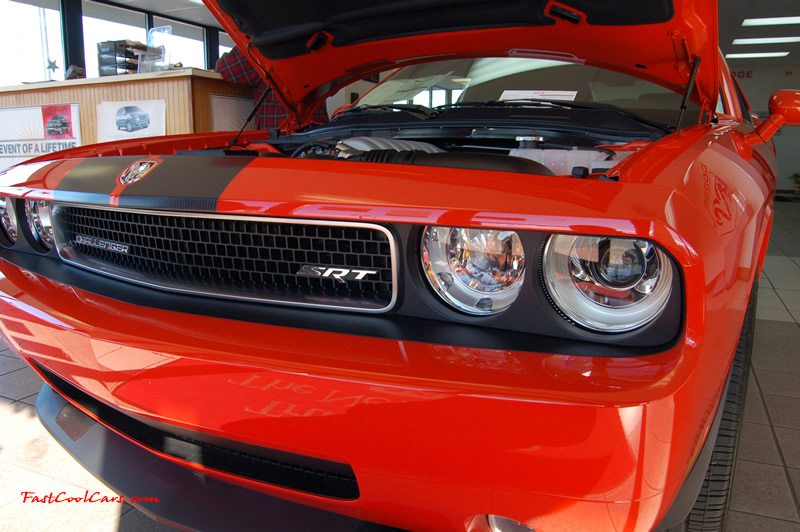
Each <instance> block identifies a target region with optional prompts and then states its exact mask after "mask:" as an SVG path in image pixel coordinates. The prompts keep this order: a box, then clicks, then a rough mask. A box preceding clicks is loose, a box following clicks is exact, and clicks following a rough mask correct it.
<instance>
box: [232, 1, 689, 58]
mask: <svg viewBox="0 0 800 532" xmlns="http://www.w3.org/2000/svg"><path fill="white" fill-rule="evenodd" d="M217 2H218V4H219V6H220V8H221V9H222V10H223V11H225V12H226V13H227V14H228V15H230V16H231V18H232V19H233V20H234V22H235V23H236V25H237V26H238V27H239V29H240V30H241V31H242V32H243V33H245V34H247V35H249V36H250V37H251V38H252V42H253V44H254V45H256V46H257V47H258V48H259V50H260V51H261V53H262V54H263V55H264V56H265V57H267V58H269V59H287V58H290V57H296V56H299V55H303V54H306V53H308V52H310V51H311V50H312V49H313V48H314V47H315V46H316V45H317V44H319V45H321V44H324V41H320V39H321V38H322V37H320V36H319V33H320V32H323V31H324V32H327V33H329V34H330V35H331V36H332V37H333V40H332V43H331V44H332V45H334V46H348V45H351V44H357V43H360V42H368V41H378V40H384V39H392V38H397V37H405V36H410V35H421V34H428V33H445V32H453V31H466V30H476V29H484V28H502V27H513V26H547V25H552V24H555V19H554V18H553V17H559V18H565V19H567V20H569V19H570V17H571V16H577V15H578V14H577V13H575V12H570V10H569V9H564V8H560V7H559V8H557V10H555V11H553V12H551V10H550V9H548V10H546V9H545V8H546V7H547V4H548V0H347V1H342V0H326V1H320V0H293V1H291V2H280V3H278V2H264V1H263V0H217ZM560 4H562V5H564V6H568V7H571V8H573V9H575V11H576V12H581V13H585V14H586V22H587V23H588V24H592V25H599V26H632V25H642V24H658V23H663V22H667V21H668V20H670V19H671V18H672V17H673V15H674V8H673V3H672V0H647V1H642V0H601V1H598V0H562V1H561V2H560ZM578 18H580V17H578Z"/></svg>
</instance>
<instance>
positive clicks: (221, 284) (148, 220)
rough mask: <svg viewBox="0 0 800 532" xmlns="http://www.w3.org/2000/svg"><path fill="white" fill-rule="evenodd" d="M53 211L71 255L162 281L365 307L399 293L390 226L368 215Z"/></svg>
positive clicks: (176, 286) (192, 288) (63, 250)
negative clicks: (337, 219) (357, 220)
mask: <svg viewBox="0 0 800 532" xmlns="http://www.w3.org/2000/svg"><path fill="white" fill-rule="evenodd" d="M54 217H55V224H56V229H57V231H56V232H57V241H58V242H57V243H58V246H59V253H60V254H61V255H62V257H64V258H65V259H66V260H69V261H71V262H75V263H77V264H79V265H81V266H84V267H88V268H91V269H95V270H97V271H101V272H103V273H107V274H111V275H114V276H116V277H121V278H125V279H128V280H131V281H135V282H139V283H143V284H150V285H154V286H156V287H159V288H165V289H173V290H179V291H183V292H194V293H204V294H208V295H215V296H221V297H233V298H242V299H254V300H265V301H272V302H283V303H290V304H302V305H311V306H327V307H330V306H333V307H344V308H351V309H360V310H368V311H377V310H383V309H386V308H387V307H389V306H390V305H391V303H392V302H393V300H394V289H395V287H394V283H393V271H392V269H393V253H392V245H391V241H390V236H389V234H388V232H387V231H386V230H384V229H383V228H381V227H378V226H375V225H371V224H345V223H343V224H338V223H336V224H332V223H326V222H316V223H315V222H313V221H303V222H302V223H296V222H292V221H289V220H277V219H259V218H253V217H201V216H183V215H176V214H166V213H164V214H162V213H155V212H136V211H123V210H110V209H108V210H107V209H96V208H86V207H73V206H63V207H56V210H55V216H54ZM304 266H305V267H306V268H304ZM301 270H304V271H305V272H306V273H307V274H308V275H297V274H298V272H301ZM353 270H356V271H355V272H353ZM348 271H349V272H351V273H347V274H345V273H344V272H348ZM360 272H374V273H360ZM326 274H327V276H326ZM337 277H339V279H337Z"/></svg>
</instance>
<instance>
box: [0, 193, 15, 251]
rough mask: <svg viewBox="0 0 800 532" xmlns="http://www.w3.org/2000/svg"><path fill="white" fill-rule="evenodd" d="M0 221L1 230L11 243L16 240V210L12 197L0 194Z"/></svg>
mask: <svg viewBox="0 0 800 532" xmlns="http://www.w3.org/2000/svg"><path fill="white" fill-rule="evenodd" d="M0 223H1V224H2V225H3V231H4V232H5V235H6V237H7V238H8V240H9V241H10V243H11V244H14V242H16V241H17V234H18V230H17V211H16V209H15V208H14V198H7V197H5V196H0Z"/></svg>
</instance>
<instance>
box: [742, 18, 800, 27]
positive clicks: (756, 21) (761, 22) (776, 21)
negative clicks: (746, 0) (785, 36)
mask: <svg viewBox="0 0 800 532" xmlns="http://www.w3.org/2000/svg"><path fill="white" fill-rule="evenodd" d="M781 24H800V17H770V18H746V19H744V22H742V26H778V25H781Z"/></svg>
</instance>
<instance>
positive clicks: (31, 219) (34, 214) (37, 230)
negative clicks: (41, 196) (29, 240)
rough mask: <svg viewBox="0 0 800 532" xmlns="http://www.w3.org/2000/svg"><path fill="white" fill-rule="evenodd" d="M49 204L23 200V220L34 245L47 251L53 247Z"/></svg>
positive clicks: (41, 201)
mask: <svg viewBox="0 0 800 532" xmlns="http://www.w3.org/2000/svg"><path fill="white" fill-rule="evenodd" d="M50 206H51V203H50V202H49V201H44V200H31V199H26V200H25V219H26V221H27V222H28V229H29V230H30V233H31V236H33V239H34V240H35V241H36V244H38V245H39V246H41V247H42V248H44V250H45V251H49V250H50V249H52V248H53V246H54V245H55V235H54V230H53V215H52V212H51V210H50Z"/></svg>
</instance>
